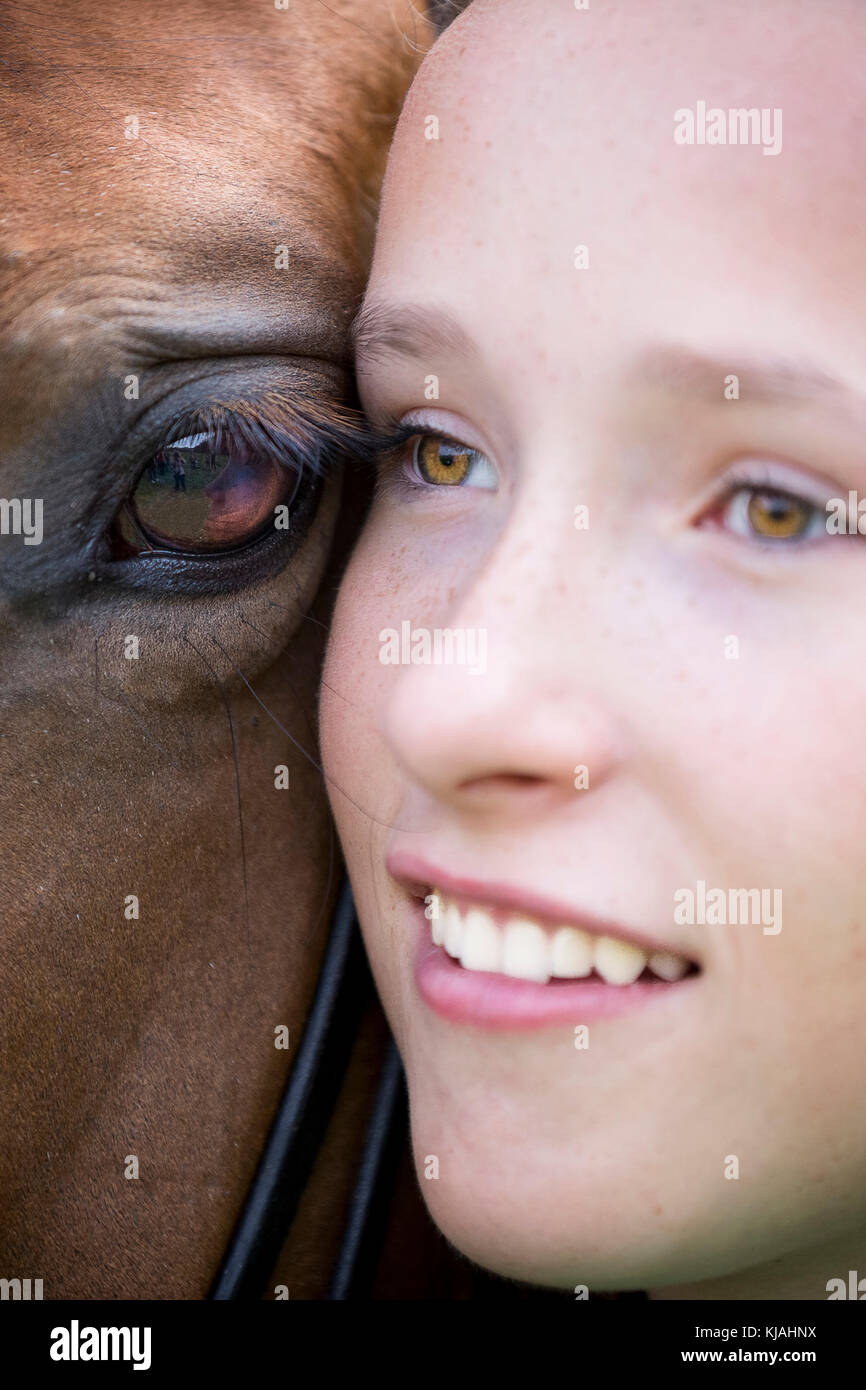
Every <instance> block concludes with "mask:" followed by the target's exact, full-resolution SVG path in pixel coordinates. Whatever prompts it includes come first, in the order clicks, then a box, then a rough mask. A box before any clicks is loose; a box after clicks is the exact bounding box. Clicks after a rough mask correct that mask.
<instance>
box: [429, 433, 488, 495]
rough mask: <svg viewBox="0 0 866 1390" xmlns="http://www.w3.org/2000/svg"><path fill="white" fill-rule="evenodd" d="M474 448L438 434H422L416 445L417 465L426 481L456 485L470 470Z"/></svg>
mask: <svg viewBox="0 0 866 1390" xmlns="http://www.w3.org/2000/svg"><path fill="white" fill-rule="evenodd" d="M474 453H475V451H474V449H467V447H466V445H465V444H456V443H454V441H453V440H450V439H443V438H442V437H441V436H438V435H430V434H426V435H422V436H421V438H420V439H419V440H418V442H417V444H416V445H415V466H416V467H417V469H418V472H419V473H420V475H421V477H422V478H423V480H424V482H425V483H431V484H433V485H434V486H436V487H438V486H440V485H442V484H444V485H445V486H446V487H449V486H450V487H454V486H456V485H457V484H458V483H462V482H463V481H464V479H465V478H466V475H467V474H468V472H469V469H470V467H471V465H472V459H473V456H474Z"/></svg>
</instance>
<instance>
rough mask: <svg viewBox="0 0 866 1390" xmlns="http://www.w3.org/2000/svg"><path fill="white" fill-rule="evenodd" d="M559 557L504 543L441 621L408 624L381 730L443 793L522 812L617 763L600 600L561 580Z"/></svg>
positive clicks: (421, 779) (411, 768)
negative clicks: (600, 638) (599, 635)
mask: <svg viewBox="0 0 866 1390" xmlns="http://www.w3.org/2000/svg"><path fill="white" fill-rule="evenodd" d="M561 562H563V557H562V556H556V555H552V554H547V556H546V557H545V556H544V555H539V548H538V547H537V545H536V546H534V548H533V554H532V558H531V560H530V559H527V557H526V556H525V555H524V557H523V559H520V558H518V557H517V556H516V555H515V549H514V547H513V546H506V545H503V544H500V546H499V547H497V550H496V552H495V553H494V555H493V556H491V557H490V559H489V561H488V563H487V564H486V565H485V567H484V568H483V570H482V571H481V572H480V573H479V574H478V575H477V576H476V578H475V580H474V581H473V582H472V584H471V586H470V587H469V588H468V589H467V590H466V591H465V592H464V594H463V595H462V598H461V600H460V601H459V603H458V604H457V605H456V608H454V609H452V611H451V612H450V613H449V614H447V615H443V617H442V619H441V625H440V626H439V627H438V628H437V627H429V628H420V627H418V626H417V625H416V624H415V623H414V622H413V623H411V624H408V623H403V624H402V631H401V633H400V638H401V642H400V646H399V649H398V647H397V645H396V643H395V645H394V647H393V649H392V654H393V655H394V656H395V657H397V656H398V655H399V656H400V657H401V658H403V660H402V661H401V664H400V666H399V669H397V670H395V671H393V672H392V673H391V675H390V679H391V681H392V682H393V684H392V686H391V693H390V696H386V704H385V708H384V717H383V724H384V729H383V732H384V735H385V738H386V740H387V741H388V743H389V745H390V747H391V750H392V752H393V753H394V756H395V757H396V758H397V760H398V762H399V763H400V764H401V766H402V767H403V769H404V771H405V772H406V773H407V774H408V776H409V777H410V778H411V779H412V781H413V782H414V783H415V784H416V785H418V786H420V787H421V788H423V789H424V790H426V791H427V792H428V793H429V794H430V795H431V796H433V797H434V798H436V799H437V800H439V801H440V802H449V803H451V804H452V805H455V806H458V807H460V808H461V809H464V810H466V811H469V810H471V809H475V810H478V811H481V810H484V811H487V812H489V811H491V810H496V811H498V812H500V813H502V814H508V813H512V812H513V813H515V814H520V813H521V812H522V810H523V809H524V808H527V807H528V806H529V805H530V804H532V805H533V806H534V807H536V808H537V807H538V804H539V800H543V801H544V803H545V805H549V803H551V802H553V801H556V800H568V801H570V802H572V803H573V801H574V798H575V795H576V792H577V791H586V790H589V789H590V788H592V787H597V786H599V785H600V784H602V783H603V782H604V781H605V780H606V779H607V778H608V777H609V776H610V774H611V771H612V769H613V768H614V767H615V765H616V763H617V759H618V757H619V756H620V750H621V747H622V738H621V734H620V731H619V730H618V728H617V725H616V720H615V716H614V713H613V710H612V708H611V702H610V701H609V700H608V699H606V698H605V695H604V693H603V692H604V671H603V670H602V669H600V663H599V657H600V648H599V644H598V642H597V641H595V640H594V632H593V631H590V628H592V629H594V627H595V623H596V621H600V618H599V605H598V604H593V603H592V602H591V600H590V601H587V595H586V594H584V595H583V596H581V595H579V594H578V593H577V592H576V590H575V586H574V584H570V585H566V584H563V583H561V582H554V581H553V577H552V574H553V573H556V571H557V569H558V565H559V563H561ZM529 571H531V573H530V572H529ZM559 573H560V574H561V573H562V569H561V568H560V569H559ZM428 621H429V619H428ZM407 629H408V631H407ZM404 639H408V640H404ZM603 645H604V644H602V646H603ZM437 652H438V654H439V662H438V664H437V661H436V654H437ZM481 654H483V659H482V655H481ZM449 655H450V657H451V658H452V659H451V660H448V657H449ZM461 657H462V658H463V659H462V660H461V659H460V658H461ZM428 658H429V659H428ZM473 658H474V661H473Z"/></svg>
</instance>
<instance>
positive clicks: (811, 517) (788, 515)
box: [719, 487, 827, 541]
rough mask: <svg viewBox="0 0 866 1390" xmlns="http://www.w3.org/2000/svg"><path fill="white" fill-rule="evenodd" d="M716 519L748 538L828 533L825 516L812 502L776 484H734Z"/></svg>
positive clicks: (793, 538) (785, 538)
mask: <svg viewBox="0 0 866 1390" xmlns="http://www.w3.org/2000/svg"><path fill="white" fill-rule="evenodd" d="M719 520H720V522H721V524H722V525H725V526H728V527H729V528H730V530H732V531H734V532H735V533H736V535H738V536H745V537H746V538H747V539H749V538H757V539H758V540H768V541H773V540H777V541H798V540H804V539H811V538H812V537H813V536H817V535H821V534H826V533H827V527H826V516H825V514H824V513H823V512H822V511H820V510H819V508H818V507H817V506H816V505H815V504H814V503H813V502H807V501H806V499H805V498H803V497H797V496H795V495H794V494H793V493H789V492H783V491H781V490H780V489H778V488H767V487H739V488H737V490H736V492H734V493H733V494H732V495H731V496H730V497H728V499H727V501H726V502H725V503H724V505H723V507H722V509H721V511H720V514H719Z"/></svg>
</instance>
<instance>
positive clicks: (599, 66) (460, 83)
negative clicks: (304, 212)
mask: <svg viewBox="0 0 866 1390" xmlns="http://www.w3.org/2000/svg"><path fill="white" fill-rule="evenodd" d="M858 35H859V40H861V41H862V40H866V9H864V7H862V6H860V5H858V4H854V3H851V2H850V0H831V3H830V4H828V5H826V6H822V7H821V13H820V15H818V14H816V13H815V7H812V6H806V5H802V4H800V3H798V0H768V2H767V3H766V4H764V5H761V6H760V7H755V6H754V5H751V4H750V3H749V0H733V3H732V4H730V5H725V6H724V7H720V6H706V7H701V8H700V13H699V14H696V11H695V6H694V5H693V3H686V0H672V3H670V4H667V5H665V6H664V7H663V8H662V9H659V8H658V7H648V6H641V5H635V4H630V3H619V4H617V3H611V4H606V5H604V6H601V7H598V8H595V7H593V8H590V9H588V10H576V9H574V8H573V7H570V6H568V5H563V4H560V3H559V2H558V0H556V3H554V0H541V3H537V2H536V0H473V3H472V5H471V6H470V7H469V9H468V11H467V12H466V13H465V14H464V15H463V16H462V17H461V18H460V19H458V20H457V21H456V22H455V24H454V25H453V26H452V27H451V28H450V29H449V30H448V31H446V33H445V34H444V35H443V37H442V38H441V39H440V40H439V42H438V43H437V44H436V46H435V48H434V49H433V51H432V53H431V54H430V55H429V57H428V58H427V59H426V61H425V62H424V64H423V65H422V68H421V71H420V73H419V75H418V78H417V79H416V82H415V84H414V86H413V88H412V90H411V92H410V94H409V97H408V100H407V103H406V106H405V108H404V112H403V115H402V117H401V120H400V123H399V126H398V130H397V135H396V139H395V142H394V147H393V150H392V155H391V162H390V167H389V174H388V180H387V186H386V196H385V200H384V207H383V214H382V222H381V225H380V234H381V240H382V241H383V242H386V243H387V242H388V241H389V240H390V238H392V237H394V238H399V237H401V236H402V237H403V238H404V239H405V238H408V237H409V236H410V235H411V236H412V237H416V236H418V235H419V234H420V235H421V236H422V237H423V240H424V242H425V244H429V243H430V242H431V241H439V242H447V240H448V237H449V233H452V232H456V231H458V230H459V231H464V230H465V229H466V228H469V227H472V226H476V227H477V226H478V225H479V224H481V225H490V224H494V225H495V224H499V225H500V227H501V230H502V232H503V238H502V239H503V240H504V239H505V233H506V232H508V231H509V230H510V232H511V233H512V234H514V235H520V234H521V233H522V232H524V231H527V230H533V229H535V230H536V231H537V230H538V225H539V223H542V222H553V223H554V224H555V223H556V221H557V220H558V219H566V218H568V217H570V216H572V215H574V212H575V210H578V211H580V212H581V213H582V214H583V215H586V216H587V217H590V218H591V220H592V222H597V221H599V220H600V219H602V218H603V214H604V211H605V209H606V208H607V207H612V208H613V209H614V210H620V211H621V212H622V213H623V214H625V215H627V216H628V217H630V218H631V217H634V216H635V215H640V214H641V213H642V211H643V208H642V203H641V199H642V198H648V199H652V198H653V197H655V198H657V197H658V195H661V196H662V197H663V200H664V203H665V206H666V207H671V206H672V205H673V204H674V203H679V204H681V205H682V207H683V209H684V212H685V211H686V210H689V209H690V208H691V207H692V205H697V204H700V203H705V204H712V205H721V206H724V207H730V205H731V200H732V199H733V200H735V202H736V204H737V205H738V206H739V205H748V204H752V205H755V206H757V205H758V204H760V203H761V202H764V203H766V204H767V205H769V206H772V205H773V203H774V200H775V202H776V204H777V206H780V207H781V206H782V205H783V204H784V207H785V209H786V211H789V212H793V213H794V214H796V215H800V214H802V215H803V216H804V217H805V216H806V215H809V216H811V217H812V218H814V217H815V214H816V209H815V194H816V190H817V191H818V192H819V193H820V195H821V199H822V202H821V208H822V209H825V210H826V208H827V207H828V201H832V203H833V205H834V207H835V208H837V209H838V210H841V211H843V212H850V214H851V216H852V217H853V216H854V215H855V208H857V209H859V208H860V207H861V199H862V197H863V194H862V191H861V188H862V181H861V180H858V179H856V178H852V169H853V168H856V164H857V155H858V154H859V152H860V149H861V147H862V143H863V140H864V137H863V135H862V131H863V128H864V124H863V117H864V115H866V84H864V83H863V81H862V72H861V68H860V66H859V64H858V60H857V54H858V52H860V51H861V50H862V42H860V41H858ZM445 199H447V202H444V203H443V200H445ZM434 206H435V208H436V215H435V216H433V215H432V208H433V207H434ZM506 207H507V210H508V219H507V220H508V225H507V227H506V226H505V225H504V224H505V221H506V219H505V218H504V216H503V212H502V210H503V209H504V208H506ZM858 215H859V214H858ZM828 220H829V219H828Z"/></svg>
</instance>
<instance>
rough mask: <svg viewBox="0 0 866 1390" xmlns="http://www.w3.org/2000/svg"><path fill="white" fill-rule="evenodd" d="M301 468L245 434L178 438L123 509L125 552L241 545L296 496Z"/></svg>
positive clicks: (196, 550)
mask: <svg viewBox="0 0 866 1390" xmlns="http://www.w3.org/2000/svg"><path fill="white" fill-rule="evenodd" d="M297 480H298V475H297V472H296V471H295V470H293V469H289V468H287V467H286V466H285V465H284V464H282V463H280V462H279V461H278V460H277V459H275V458H273V457H271V456H270V455H269V454H268V453H267V452H265V451H264V450H255V449H254V448H253V447H251V446H250V445H249V444H247V443H246V442H244V441H243V440H232V439H229V438H225V437H223V438H222V439H220V441H219V444H218V445H216V444H214V442H213V441H212V440H211V439H210V438H209V436H208V435H206V434H191V435H187V436H186V437H185V438H183V439H176V440H173V441H172V442H171V443H169V444H167V445H165V446H164V447H163V448H162V449H160V450H159V451H158V453H156V454H154V456H153V458H152V459H151V460H150V462H149V464H148V466H147V468H146V469H145V471H144V473H143V474H142V475H141V477H140V478H139V480H138V483H137V484H136V487H135V490H134V492H133V493H132V496H131V497H130V498H129V500H128V501H127V503H126V505H125V506H124V508H123V509H122V510H121V513H120V516H119V518H118V530H119V533H120V537H121V539H122V542H123V549H124V550H125V552H126V554H127V555H129V554H140V553H141V552H143V551H148V550H152V549H156V550H176V551H185V552H186V553H187V554H198V553H205V552H210V551H216V550H235V549H237V548H238V547H240V546H244V545H248V544H249V543H250V542H251V541H253V540H255V539H257V537H258V536H259V535H261V534H262V533H263V532H264V531H265V530H266V529H267V528H268V527H269V526H273V525H274V518H275V508H276V507H278V506H280V505H281V504H288V503H289V502H291V500H292V494H293V492H294V490H295V487H296V484H297Z"/></svg>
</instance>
